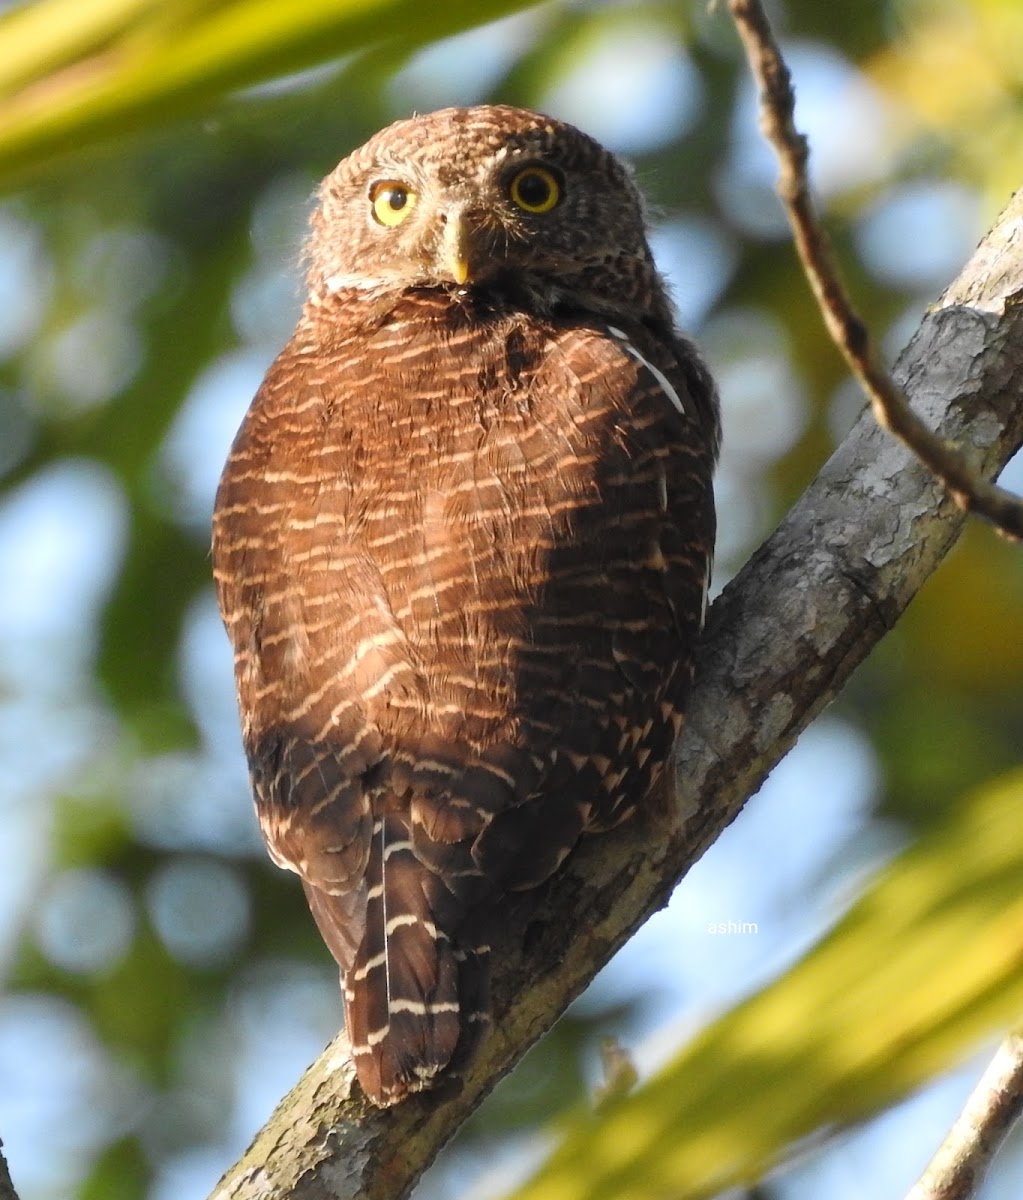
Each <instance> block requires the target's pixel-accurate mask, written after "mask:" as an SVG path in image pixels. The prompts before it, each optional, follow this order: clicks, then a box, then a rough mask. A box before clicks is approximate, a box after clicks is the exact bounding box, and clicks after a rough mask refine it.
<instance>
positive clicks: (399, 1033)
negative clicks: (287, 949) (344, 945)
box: [344, 813, 489, 1107]
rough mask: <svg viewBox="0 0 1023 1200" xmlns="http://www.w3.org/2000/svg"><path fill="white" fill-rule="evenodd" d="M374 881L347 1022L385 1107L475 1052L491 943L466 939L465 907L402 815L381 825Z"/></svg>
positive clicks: (350, 977)
mask: <svg viewBox="0 0 1023 1200" xmlns="http://www.w3.org/2000/svg"><path fill="white" fill-rule="evenodd" d="M366 884H367V887H368V891H367V893H366V926H365V934H364V936H363V938H362V941H361V943H360V945H359V947H358V949H357V950H356V952H355V957H354V960H353V961H352V965H351V967H350V968H349V970H347V971H346V972H345V975H344V997H345V1021H346V1024H347V1027H348V1036H349V1039H350V1041H351V1043H352V1053H353V1054H354V1056H355V1066H356V1070H357V1071H358V1075H359V1082H360V1083H361V1084H362V1088H363V1090H364V1091H365V1092H366V1094H367V1096H369V1098H370V1099H371V1100H372V1101H373V1103H374V1104H377V1105H380V1106H382V1107H383V1106H387V1105H391V1104H395V1103H397V1102H398V1101H399V1100H401V1099H403V1098H404V1097H405V1096H406V1095H407V1094H408V1093H410V1092H417V1091H420V1090H422V1089H423V1088H428V1087H431V1086H433V1085H434V1083H435V1081H436V1076H437V1075H438V1074H440V1073H441V1072H442V1071H444V1070H446V1069H448V1068H451V1067H455V1066H457V1065H458V1064H461V1063H465V1062H467V1061H468V1060H469V1059H470V1058H471V1057H472V1053H473V1051H474V1049H475V1047H476V1045H477V1043H478V1042H479V1039H480V1037H481V1036H482V1034H483V1031H484V1029H485V1028H486V1024H487V1022H488V1021H489V987H488V981H489V969H488V961H487V958H488V955H487V951H488V948H487V947H486V946H481V945H479V944H477V945H474V946H472V947H471V948H466V947H465V946H461V945H459V944H458V942H457V941H456V934H457V933H458V930H459V926H460V925H461V918H462V909H461V904H460V903H459V902H458V901H457V900H456V899H455V897H453V896H452V895H451V893H450V892H449V891H448V889H447V888H446V887H445V886H444V884H443V883H442V882H441V881H440V879H439V878H438V877H437V875H436V874H434V872H432V871H431V870H429V868H427V867H426V866H424V865H423V864H422V863H421V862H420V861H419V860H418V859H417V858H416V856H415V855H414V854H413V852H412V841H411V837H410V834H409V830H408V826H407V824H406V822H405V820H404V819H402V817H401V816H399V815H398V814H396V813H390V814H387V815H385V816H383V817H382V818H379V819H378V820H377V822H376V823H375V825H374V829H373V846H372V850H371V854H370V861H369V867H368V870H367V874H366Z"/></svg>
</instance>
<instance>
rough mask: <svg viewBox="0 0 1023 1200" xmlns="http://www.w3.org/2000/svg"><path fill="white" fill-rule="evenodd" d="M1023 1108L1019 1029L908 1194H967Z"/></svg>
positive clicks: (976, 1188) (930, 1198) (949, 1198)
mask: <svg viewBox="0 0 1023 1200" xmlns="http://www.w3.org/2000/svg"><path fill="white" fill-rule="evenodd" d="M1021 1114H1023V1029H1017V1030H1015V1031H1014V1032H1013V1033H1010V1034H1009V1036H1008V1037H1007V1038H1006V1039H1005V1041H1004V1042H1002V1044H1001V1045H1000V1046H999V1047H998V1050H997V1051H996V1052H995V1056H994V1058H992V1060H991V1062H990V1063H989V1064H988V1066H987V1069H986V1070H985V1072H984V1074H983V1075H982V1076H981V1077H980V1081H979V1082H978V1083H977V1086H976V1087H975V1088H974V1090H973V1091H972V1092H971V1093H970V1097H969V1099H968V1100H967V1101H966V1107H965V1108H964V1109H963V1111H962V1112H961V1113H960V1114H959V1116H958V1118H957V1119H956V1122H955V1124H954V1125H953V1126H952V1128H951V1129H950V1130H949V1134H948V1137H947V1138H945V1140H944V1141H943V1142H942V1144H941V1146H940V1147H939V1148H938V1152H937V1154H935V1156H934V1158H933V1159H931V1162H930V1165H929V1166H928V1168H927V1170H926V1171H924V1173H923V1175H921V1176H920V1178H919V1179H918V1180H917V1182H916V1183H915V1184H914V1185H913V1188H912V1190H911V1191H910V1192H909V1194H908V1195H907V1196H906V1200H970V1198H971V1197H974V1196H977V1195H979V1194H980V1187H981V1184H982V1183H983V1182H984V1177H985V1175H986V1174H987V1172H988V1168H989V1167H990V1166H991V1163H992V1161H993V1160H994V1157H995V1155H996V1154H997V1153H998V1150H999V1148H1000V1147H1001V1145H1002V1143H1003V1142H1004V1141H1005V1139H1006V1138H1007V1137H1008V1135H1009V1132H1010V1130H1011V1129H1012V1127H1013V1125H1015V1123H1016V1122H1017V1121H1018V1120H1019V1118H1020V1115H1021Z"/></svg>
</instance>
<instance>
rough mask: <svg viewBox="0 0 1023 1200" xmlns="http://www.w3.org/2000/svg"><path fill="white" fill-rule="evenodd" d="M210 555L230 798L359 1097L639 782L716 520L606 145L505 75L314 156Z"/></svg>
mask: <svg viewBox="0 0 1023 1200" xmlns="http://www.w3.org/2000/svg"><path fill="white" fill-rule="evenodd" d="M308 262H309V277H308V278H309V296H308V299H307V300H306V303H305V307H304V310H303V312H302V316H301V319H300V320H299V323H298V327H297V329H296V330H295V333H294V336H293V337H292V339H291V341H290V342H289V343H288V345H287V346H286V347H285V349H284V350H283V351H282V352H281V354H280V356H279V357H278V358H277V360H276V362H275V363H274V364H273V366H272V367H271V368H270V370H269V372H268V374H267V376H266V379H265V381H264V382H263V385H262V387H261V388H260V390H259V393H258V395H257V396H256V398H255V400H254V401H253V404H252V407H251V408H250V409H249V412H248V415H247V416H246V418H245V421H244V423H243V424H242V427H241V430H240V431H239V433H238V436H237V438H236V440H235V443H234V446H233V449H232V451H231V455H230V458H229V460H228V462H227V466H226V468H225V470H224V474H223V478H222V480H221V484H220V490H219V493H218V496H217V503H216V512H215V515H214V522H213V552H214V568H215V574H216V582H217V588H218V592H219V599H220V606H221V611H222V613H223V617H224V621H225V623H226V625H227V629H228V632H229V634H230V637H231V640H232V642H233V643H234V648H235V673H236V678H237V685H238V700H239V706H240V709H241V714H242V725H243V736H244V742H245V749H246V752H247V754H248V760H249V766H250V768H251V773H252V784H253V788H254V791H255V798H256V807H257V810H258V814H259V820H260V823H261V826H262V830H263V834H264V837H265V838H266V843H267V846H268V848H269V851H270V854H271V856H272V857H273V859H274V861H275V862H277V863H278V864H279V865H280V866H282V867H288V868H289V869H291V870H293V871H295V872H297V874H298V875H299V877H300V878H301V880H302V884H303V887H304V888H305V892H306V896H307V897H308V900H309V906H310V908H311V909H312V913H313V916H314V917H315V918H316V922H317V924H318V925H319V928H320V932H321V933H322V935H323V937H324V939H325V941H326V943H327V945H328V946H329V947H330V950H331V951H332V953H333V955H334V957H335V958H336V959H337V962H338V964H339V965H340V968H341V972H342V981H343V989H344V1001H345V1012H346V1021H347V1025H348V1031H349V1034H350V1038H351V1042H352V1047H353V1051H354V1054H355V1062H356V1066H357V1069H358V1076H359V1080H360V1081H361V1084H362V1087H363V1089H364V1090H365V1092H366V1093H367V1095H368V1096H369V1097H370V1099H372V1100H373V1101H374V1102H375V1103H376V1104H378V1105H389V1104H393V1103H395V1102H396V1101H398V1100H400V1099H402V1098H403V1097H404V1096H406V1095H407V1094H408V1093H410V1092H414V1091H418V1090H420V1089H422V1088H427V1087H429V1086H431V1084H432V1083H434V1082H435V1081H436V1079H437V1077H438V1076H439V1075H441V1074H442V1073H444V1072H446V1071H447V1072H449V1073H450V1072H452V1071H457V1070H459V1069H461V1066H462V1065H464V1064H465V1063H466V1062H467V1061H468V1059H469V1057H470V1055H471V1053H472V1051H473V1049H474V1048H475V1046H476V1044H477V1042H478V1040H479V1038H480V1036H481V1034H482V1032H483V1030H484V1029H485V1025H486V1021H487V1019H488V985H487V979H488V968H487V958H488V946H487V945H486V937H487V933H486V930H487V928H488V924H489V923H490V922H491V921H492V920H493V919H494V918H495V914H496V911H497V910H498V908H499V906H500V904H501V901H502V898H503V897H505V896H506V895H507V894H508V893H509V892H512V891H520V890H523V889H528V888H533V887H535V886H536V885H538V884H540V883H542V882H543V881H544V880H546V879H547V878H548V877H549V876H550V875H551V873H552V872H554V871H555V870H556V869H557V868H558V866H559V865H560V864H561V862H562V861H563V860H564V858H565V857H566V855H568V854H569V853H570V852H571V850H572V848H573V846H574V845H575V844H576V842H577V841H578V839H579V837H580V835H581V834H583V833H586V832H590V831H595V830H606V829H608V828H610V827H611V826H614V825H616V824H617V823H618V822H620V821H621V820H623V819H624V818H626V817H628V816H629V815H630V814H631V813H632V812H633V811H634V810H635V809H636V808H637V806H639V805H641V804H643V802H644V799H645V797H647V796H648V794H649V793H650V792H651V790H652V789H653V788H654V787H655V786H656V785H657V784H658V783H659V781H660V779H661V776H662V770H663V766H664V762H665V759H666V757H667V754H668V751H669V749H670V746H671V743H672V739H673V737H674V735H675V734H676V733H677V731H678V729H679V726H680V723H681V705H682V703H683V700H684V697H685V693H686V688H687V685H688V683H689V680H690V676H691V674H692V664H693V649H694V644H695V642H696V639H697V637H698V634H699V631H700V627H701V624H702V620H703V610H704V606H705V600H706V592H707V583H708V576H709V573H710V560H711V553H712V546H713V539H714V508H713V499H712V493H711V476H712V473H713V468H714V462H715V458H716V455H717V448H718V437H719V430H718V415H717V400H716V395H715V389H714V386H713V383H712V381H711V379H710V376H709V375H708V372H707V370H706V368H705V367H704V365H703V364H702V362H701V361H700V359H699V358H698V356H697V354H696V352H695V350H694V349H693V347H692V346H691V345H690V344H689V343H688V342H687V341H685V340H684V339H683V338H682V337H680V336H679V334H678V333H677V332H676V329H675V326H674V320H673V314H672V309H671V305H670V302H669V300H668V298H667V296H666V294H665V289H664V285H663V283H662V281H661V279H660V277H659V275H658V273H657V269H656V267H655V266H654V263H653V260H652V258H651V254H650V249H649V246H648V245H647V240H646V235H645V231H644V218H643V206H642V202H641V199H640V196H639V193H638V192H637V190H636V187H635V185H634V184H633V181H632V178H631V176H630V174H629V172H628V170H627V169H626V168H625V167H624V166H623V165H622V164H621V163H620V162H619V161H618V160H617V159H616V158H615V157H614V156H613V155H612V154H610V153H609V152H608V151H607V150H605V149H603V148H602V147H601V146H600V145H598V144H597V143H596V142H594V141H593V140H592V139H590V138H589V137H587V136H586V135H585V134H583V133H580V132H579V130H577V129H574V128H572V127H571V126H570V125H566V124H563V123H561V122H559V121H555V120H551V119H550V118H548V117H544V116H540V115H538V114H536V113H532V112H525V111H522V110H520V109H515V108H507V107H489V106H488V107H478V108H452V109H447V110H445V111H443V112H437V113H432V114H430V115H427V116H419V117H413V118H412V119H411V120H406V121H399V122H397V123H396V124H394V125H392V126H390V128H388V129H385V130H384V131H383V132H382V133H378V134H377V135H376V136H375V137H373V138H372V139H371V140H370V141H369V142H367V143H366V145H365V146H363V147H362V148H361V149H359V150H356V151H355V152H354V153H353V154H352V155H351V156H350V157H349V158H347V159H345V160H344V161H343V162H342V163H341V164H340V166H339V167H338V168H337V169H336V170H335V171H334V172H333V174H331V175H329V176H328V177H327V179H326V180H325V181H324V183H323V185H322V187H321V189H320V194H319V206H318V208H317V210H316V212H315V215H314V216H313V218H312V234H311V237H310V240H309V243H308Z"/></svg>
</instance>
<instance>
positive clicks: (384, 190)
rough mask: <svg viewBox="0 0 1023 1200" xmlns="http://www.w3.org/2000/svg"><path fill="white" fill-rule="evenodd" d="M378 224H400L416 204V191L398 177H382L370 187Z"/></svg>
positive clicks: (370, 199)
mask: <svg viewBox="0 0 1023 1200" xmlns="http://www.w3.org/2000/svg"><path fill="white" fill-rule="evenodd" d="M369 202H370V204H371V205H372V206H373V219H374V221H376V222H377V224H378V225H388V226H394V225H400V224H401V223H402V221H404V220H405V218H406V217H407V216H408V215H409V213H410V212H411V211H412V210H413V209H414V208H415V206H416V193H415V192H414V191H412V189H411V188H408V187H406V186H405V185H404V184H403V183H399V182H398V181H397V180H396V179H380V180H378V181H377V182H376V183H374V184H373V186H372V187H371V188H370V189H369Z"/></svg>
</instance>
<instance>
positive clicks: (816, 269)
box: [728, 0, 1023, 540]
mask: <svg viewBox="0 0 1023 1200" xmlns="http://www.w3.org/2000/svg"><path fill="white" fill-rule="evenodd" d="M728 7H729V11H730V12H731V14H732V18H733V19H734V21H735V24H736V27H737V28H738V30H739V35H740V36H741V38H742V41H743V45H744V46H745V49H746V56H747V58H748V59H749V64H750V69H751V71H752V72H753V76H754V78H755V79H756V81H757V84H758V85H759V88H760V128H761V131H762V132H763V134H764V137H765V138H767V140H768V141H769V142H770V143H771V145H772V146H773V147H774V149H775V152H776V154H777V155H778V162H779V166H780V175H779V178H778V194H779V196H780V197H781V200H782V203H783V204H784V206H785V212H786V214H787V215H788V218H789V224H790V225H791V226H792V234H793V239H794V241H795V244H796V249H797V251H798V252H799V258H800V260H801V262H802V264H803V270H804V272H805V273H806V277H807V279H808V280H809V283H810V287H811V288H812V289H813V294H814V296H816V298H817V304H818V306H819V307H820V310H821V314H822V316H823V317H824V324H825V326H826V327H827V330H828V333H829V334H830V335H831V338H832V340H833V341H834V343H835V345H836V346H837V347H838V348H839V350H840V351H841V352H842V354H843V356H844V357H845V360H846V362H847V363H848V364H849V368H850V370H851V371H852V372H853V374H854V375H855V376H856V378H857V379H858V380H859V381H860V385H861V386H862V388H863V390H864V391H865V392H866V394H867V397H868V399H869V400H870V403H871V406H872V408H873V410H874V416H875V418H876V419H877V421H878V423H879V424H880V425H881V426H882V427H883V428H885V429H887V430H888V432H889V433H891V434H893V435H894V436H895V437H897V438H899V440H900V441H902V442H904V443H905V444H906V445H907V446H909V447H910V448H911V449H912V450H913V451H914V452H915V453H916V455H917V456H918V457H919V458H920V460H921V461H922V462H923V463H925V464H926V466H927V467H928V468H929V469H930V470H931V471H932V472H933V474H934V475H935V477H936V478H937V479H939V480H940V481H941V482H942V483H943V484H944V485H945V487H946V488H948V490H949V493H950V494H951V496H952V498H953V500H955V502H956V503H957V504H958V505H959V506H960V507H961V508H963V509H966V510H967V511H971V510H972V511H974V512H976V513H977V514H978V515H979V516H982V517H985V518H986V519H987V520H989V521H991V522H992V523H993V524H995V525H996V526H997V527H998V529H999V530H1000V531H1001V532H1002V533H1004V534H1005V535H1006V536H1007V537H1010V538H1012V539H1014V540H1019V539H1023V500H1021V499H1020V497H1018V496H1014V495H1012V493H1011V492H1007V491H1006V490H1005V489H1004V488H1000V487H998V486H997V484H994V483H990V482H988V480H987V479H986V478H984V477H983V475H982V474H980V473H979V471H978V469H977V467H976V466H974V465H973V464H972V463H971V456H969V455H966V454H964V453H963V452H962V449H961V448H960V447H958V446H957V445H956V444H955V443H953V442H950V441H948V440H946V439H945V438H943V437H941V436H940V435H939V434H937V433H935V432H933V431H932V430H931V428H930V427H929V426H928V425H927V423H926V422H924V421H922V420H921V419H920V418H919V416H917V414H916V413H915V412H914V411H913V409H912V408H910V406H909V402H908V401H907V399H906V396H905V393H904V392H903V391H902V389H901V388H900V387H899V386H898V385H897V384H896V382H895V380H894V379H893V378H892V377H891V375H890V374H889V373H888V371H887V370H885V368H884V367H883V366H882V365H881V363H880V362H879V360H878V359H877V356H876V354H875V353H874V350H873V347H872V345H871V339H870V334H869V332H868V330H867V327H866V325H865V324H864V322H863V320H862V318H861V317H860V316H859V314H858V313H857V312H856V311H855V309H854V308H853V304H852V301H851V300H850V298H849V294H848V292H847V291H846V289H845V285H844V284H843V283H842V277H841V273H840V272H839V269H838V266H837V264H836V262H835V258H834V255H833V253H832V250H831V246H830V243H829V241H828V237H827V234H826V233H825V232H824V230H823V228H822V227H821V225H820V222H819V221H818V220H817V217H816V214H815V213H814V207H813V200H812V199H811V197H810V186H809V181H808V179H807V162H808V160H809V149H808V147H807V142H806V138H805V137H804V136H803V135H802V134H801V133H799V131H798V130H797V129H796V127H795V125H794V123H793V112H794V109H795V102H796V101H795V94H794V93H793V90H792V80H791V77H790V75H789V70H788V67H787V66H786V65H785V60H784V59H783V58H782V55H781V51H780V50H779V48H778V43H777V42H776V41H775V39H774V33H773V32H772V30H771V25H770V22H769V21H768V19H767V14H766V13H765V12H764V9H763V5H762V4H761V2H760V0H729V4H728Z"/></svg>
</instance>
